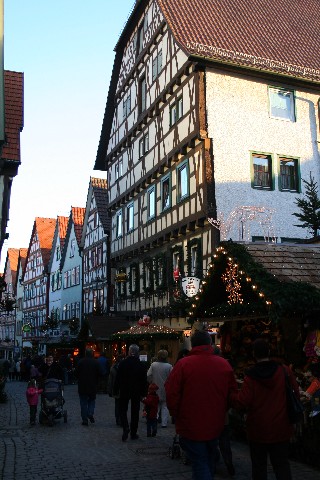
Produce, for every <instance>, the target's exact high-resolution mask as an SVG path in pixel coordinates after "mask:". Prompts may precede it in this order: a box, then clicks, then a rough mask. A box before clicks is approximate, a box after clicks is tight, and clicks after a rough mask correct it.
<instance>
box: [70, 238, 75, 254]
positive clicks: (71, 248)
mask: <svg viewBox="0 0 320 480" xmlns="http://www.w3.org/2000/svg"><path fill="white" fill-rule="evenodd" d="M75 250H76V240H75V238H73V239H72V240H71V246H70V258H72V257H74V252H75Z"/></svg>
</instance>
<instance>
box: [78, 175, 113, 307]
mask: <svg viewBox="0 0 320 480" xmlns="http://www.w3.org/2000/svg"><path fill="white" fill-rule="evenodd" d="M107 207H108V192H107V181H106V180H104V179H101V178H95V177H91V178H90V183H89V189H88V196H87V204H86V212H85V219H84V226H83V231H82V239H81V249H82V257H83V313H84V315H85V316H88V315H89V314H96V315H102V314H107V313H108V311H109V307H110V306H111V307H112V305H110V304H109V302H108V287H110V279H108V270H107V254H108V244H109V243H108V242H109V235H110V220H109V214H108V210H107ZM110 297H111V300H112V296H110Z"/></svg>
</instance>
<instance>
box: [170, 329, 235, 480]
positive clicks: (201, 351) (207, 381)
mask: <svg viewBox="0 0 320 480" xmlns="http://www.w3.org/2000/svg"><path fill="white" fill-rule="evenodd" d="M191 346H192V349H191V351H190V354H189V355H188V356H187V357H184V358H182V359H181V360H179V362H177V363H176V365H175V366H174V367H173V370H172V371H171V373H170V375H169V378H168V380H167V382H166V384H165V388H166V395H167V406H168V408H169V411H170V414H171V415H172V416H173V417H174V418H175V427H176V431H177V433H178V434H179V436H180V445H181V447H182V448H183V450H185V451H186V454H187V457H188V459H189V460H190V461H191V464H192V471H193V477H192V478H193V479H195V480H212V479H213V476H214V469H215V458H216V453H217V446H218V438H219V436H220V434H221V432H222V430H223V428H224V421H225V416H226V412H227V409H228V397H229V395H230V393H231V392H232V391H235V390H236V389H237V386H236V380H235V377H234V373H233V370H232V368H231V366H230V364H229V363H228V362H227V361H226V360H225V359H224V358H222V357H219V356H217V355H214V351H213V348H212V345H211V337H210V335H209V333H208V332H206V331H196V332H195V333H194V335H193V336H192V337H191Z"/></svg>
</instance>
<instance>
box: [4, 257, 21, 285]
mask: <svg viewBox="0 0 320 480" xmlns="http://www.w3.org/2000/svg"><path fill="white" fill-rule="evenodd" d="M18 259H19V249H18V248H8V251H7V259H6V266H5V270H6V269H7V266H8V261H9V264H10V271H11V277H12V285H13V289H15V285H16V279H17V268H18Z"/></svg>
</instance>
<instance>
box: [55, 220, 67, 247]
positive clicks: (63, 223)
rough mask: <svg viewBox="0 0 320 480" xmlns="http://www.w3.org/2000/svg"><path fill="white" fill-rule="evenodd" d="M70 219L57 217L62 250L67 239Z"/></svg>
mask: <svg viewBox="0 0 320 480" xmlns="http://www.w3.org/2000/svg"><path fill="white" fill-rule="evenodd" d="M68 221H69V218H68V217H62V216H58V218H57V222H58V229H59V238H60V249H61V250H62V249H63V246H64V241H65V239H66V234H67V228H68Z"/></svg>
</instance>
